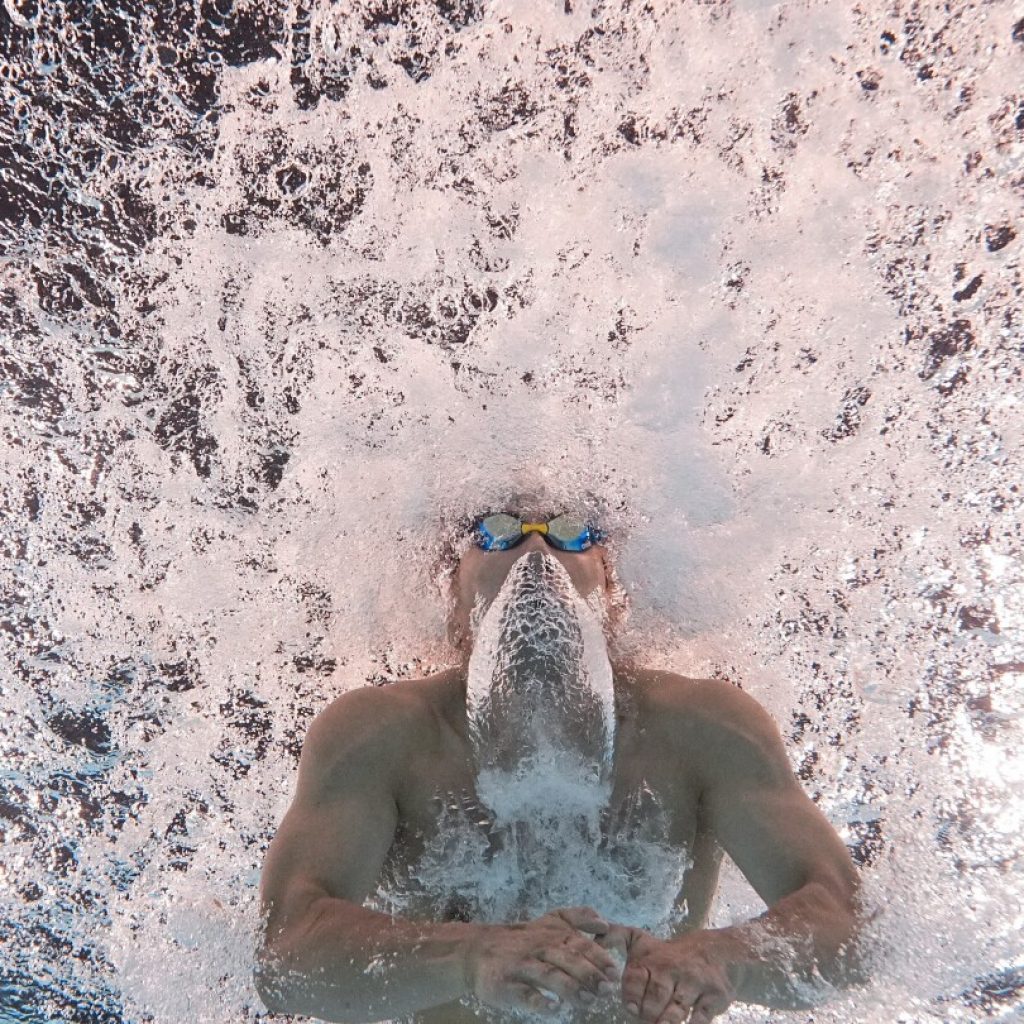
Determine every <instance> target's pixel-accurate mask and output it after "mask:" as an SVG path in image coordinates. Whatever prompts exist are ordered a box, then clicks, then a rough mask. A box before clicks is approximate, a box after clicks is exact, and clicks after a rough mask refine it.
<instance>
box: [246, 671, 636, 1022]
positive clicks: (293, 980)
mask: <svg viewBox="0 0 1024 1024" xmlns="http://www.w3.org/2000/svg"><path fill="white" fill-rule="evenodd" d="M407 714H408V709H406V708H404V707H402V706H400V705H399V704H398V703H397V702H396V701H395V700H394V698H393V697H392V696H391V695H390V694H387V693H386V691H380V690H376V689H370V688H367V689H360V690H355V691H352V692H350V693H348V694H346V695H345V696H344V697H342V698H340V699H339V700H338V701H335V703H334V704H333V705H331V707H330V708H329V709H328V710H327V711H326V712H324V714H322V715H321V716H320V717H319V718H318V719H317V720H316V721H315V722H314V723H313V725H312V726H311V727H310V730H309V733H308V735H307V737H306V742H305V745H304V748H303V752H302V760H301V762H300V766H299V782H298V789H297V792H296V796H295V800H294V802H293V803H292V806H291V808H290V809H289V811H288V813H287V815H286V816H285V819H284V821H283V822H282V824H281V827H280V829H279V830H278V833H277V835H276V836H275V837H274V841H273V842H272V843H271V846H270V850H269V851H268V853H267V859H266V863H265V865H264V870H263V877H262V880H261V892H262V901H263V908H264V912H265V913H266V915H267V924H266V930H265V932H264V936H263V942H262V946H261V948H260V951H259V956H258V964H257V970H256V987H257V989H258V991H259V994H260V996H261V998H262V999H263V1002H264V1003H265V1004H266V1006H267V1008H268V1009H269V1010H270V1011H271V1012H278V1013H291V1014H303V1015H308V1016H313V1017H318V1018H320V1019H321V1020H329V1021H349V1022H356V1021H360V1022H361V1021H379V1020H386V1019H388V1018H392V1017H402V1016H405V1015H407V1014H410V1013H414V1012H416V1011H417V1010H423V1009H427V1008H428V1007H432V1006H439V1005H442V1004H444V1003H448V1002H451V1001H453V1000H456V999H460V998H462V997H463V996H467V995H476V996H477V997H478V998H480V999H481V1000H482V1001H484V1002H486V1003H488V1004H490V1005H493V1006H502V1007H505V1008H509V1009H513V1008H518V1009H530V1010H533V1011H535V1012H536V1011H538V1010H540V1011H544V1010H545V1009H547V1008H549V1007H551V1006H552V1005H553V1004H552V1003H551V1001H550V1000H549V999H548V998H547V997H546V996H545V995H544V994H543V993H542V991H541V989H545V990H547V991H549V992H553V993H555V994H556V995H557V996H558V997H559V998H560V999H562V1000H568V1001H571V1002H573V1003H575V1004H576V1005H585V1004H586V1003H587V1002H588V1001H589V1000H588V999H587V998H586V997H585V996H583V995H582V993H583V992H584V991H585V990H586V991H589V992H591V993H594V994H603V993H604V992H606V991H607V989H601V988H600V984H601V982H602V981H605V982H607V981H609V980H611V981H613V982H614V981H617V980H618V978H619V976H620V975H619V971H618V969H617V967H616V965H615V961H614V960H613V959H612V958H611V956H610V955H609V954H608V953H607V951H606V950H604V949H602V948H601V947H600V946H599V945H598V944H597V943H596V942H595V941H594V940H593V939H591V938H589V937H588V936H587V935H586V934H584V932H588V933H590V935H600V934H602V933H603V932H604V931H606V930H607V928H608V925H607V923H606V922H604V921H602V920H601V919H600V918H599V917H598V916H597V914H595V913H594V912H593V911H591V910H589V909H587V908H570V909H565V910H560V911H556V912H552V913H551V914H546V915H545V916H544V917H542V918H538V919H536V920H534V921H529V922H525V923H522V924H514V925H487V924H479V923H473V922H461V921H452V922H444V923H438V922H431V921H413V920H408V919H402V918H397V917H391V916H390V915H388V914H381V913H377V912H376V911H372V910H368V909H367V908H365V907H363V906H362V903H363V900H364V899H365V898H366V896H367V895H368V894H369V892H370V891H371V890H372V888H373V887H374V885H375V884H376V882H377V879H378V876H379V874H380V870H381V867H382V865H383V863H384V858H385V856H386V855H387V852H388V849H389V848H390V846H391V843H392V840H393V839H394V834H395V828H396V826H397V823H398V807H397V803H396V799H395V793H396V792H397V781H398V778H399V775H400V772H401V768H402V762H403V746H406V747H407V743H408V741H407V740H406V739H404V737H406V736H408V732H407V730H406V729H404V728H403V717H404V716H406V715H407ZM554 1005H557V1004H554Z"/></svg>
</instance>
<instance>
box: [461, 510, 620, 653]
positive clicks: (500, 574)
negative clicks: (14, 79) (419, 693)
mask: <svg viewBox="0 0 1024 1024" xmlns="http://www.w3.org/2000/svg"><path fill="white" fill-rule="evenodd" d="M544 518H545V517H544V516H543V515H540V516H536V517H533V516H524V517H523V519H524V520H525V521H526V522H542V521H543V520H544ZM531 551H544V552H546V553H547V554H549V555H551V557H552V558H555V559H557V560H558V561H559V562H561V564H562V566H563V567H564V569H565V571H566V572H567V573H568V574H569V579H571V580H572V583H573V586H574V587H575V588H576V590H577V591H578V592H579V594H580V596H581V597H583V598H584V600H586V599H587V598H589V597H590V596H591V595H592V594H594V593H595V592H596V593H597V594H598V595H599V596H600V597H602V598H607V597H608V590H609V582H608V572H607V569H606V567H605V556H606V553H607V552H606V549H605V548H604V547H603V545H600V544H594V545H592V546H591V547H589V548H588V549H587V550H586V551H559V550H558V548H555V547H551V546H550V545H549V544H548V543H547V542H546V541H545V540H544V538H543V537H542V536H541V535H540V534H539V533H531V534H530V535H529V536H528V537H527V538H526V540H524V541H521V542H520V543H519V544H517V545H516V546H515V547H514V548H509V549H508V550H507V551H484V550H483V549H482V548H478V547H472V548H470V549H469V550H468V551H467V552H466V553H465V554H464V555H463V556H462V559H461V561H460V562H459V567H458V569H456V571H455V577H454V580H453V586H454V591H455V595H454V596H455V606H454V608H453V610H452V620H451V628H452V638H453V640H454V641H455V643H456V645H457V646H459V647H465V646H468V645H467V644H466V640H467V638H468V637H469V636H470V615H471V614H472V611H473V607H474V605H475V604H476V603H477V601H478V600H479V601H480V602H482V605H483V610H484V611H486V610H487V608H489V607H490V605H491V602H492V601H493V600H494V599H495V598H496V597H497V596H498V591H500V590H501V585H502V584H503V583H504V582H505V577H506V576H508V574H509V571H510V570H511V568H512V566H513V565H515V563H516V562H517V561H518V560H519V559H520V558H523V557H524V556H525V555H528V554H529V553H530V552H531Z"/></svg>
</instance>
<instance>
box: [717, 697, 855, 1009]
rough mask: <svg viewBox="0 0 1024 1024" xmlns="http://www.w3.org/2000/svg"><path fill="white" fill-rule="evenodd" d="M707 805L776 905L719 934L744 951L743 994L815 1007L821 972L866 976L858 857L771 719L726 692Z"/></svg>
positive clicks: (728, 847) (726, 844) (837, 980)
mask: <svg viewBox="0 0 1024 1024" xmlns="http://www.w3.org/2000/svg"><path fill="white" fill-rule="evenodd" d="M716 698H717V699H718V700H720V701H721V702H722V704H723V705H724V706H722V707H721V708H719V709H716V710H717V712H718V721H719V722H720V723H721V725H720V727H719V728H718V729H716V730H714V732H715V733H716V734H717V735H715V736H713V737H709V738H711V739H713V740H714V746H709V748H708V754H707V757H706V763H707V765H708V772H707V776H706V778H705V780H704V788H703V804H704V807H705V809H706V811H707V815H708V821H709V824H710V827H711V830H712V831H713V832H714V833H715V835H716V837H717V838H718V840H719V842H720V843H721V844H722V846H723V848H724V849H725V851H726V853H728V854H729V856H730V857H731V858H732V859H733V861H734V862H735V863H736V865H737V867H739V869H740V870H741V871H742V872H743V874H744V876H745V877H746V878H747V880H748V881H749V882H750V884H751V885H752V886H753V887H754V889H755V890H756V892H757V894H758V895H759V896H760V897H761V899H763V900H764V902H765V903H766V904H767V905H768V910H767V911H766V912H765V913H764V914H762V915H761V916H760V917H758V918H757V919H756V920H754V921H750V922H748V923H746V924H744V925H739V926H736V927H732V928H724V929H718V930H715V931H714V932H711V933H705V934H712V935H716V936H717V937H718V939H719V940H720V941H722V942H723V943H725V944H726V946H727V947H728V945H729V944H732V945H734V946H735V949H736V954H735V955H736V957H737V963H736V966H735V974H736V978H737V981H736V995H737V998H739V999H740V1000H742V1001H744V1002H756V1003H761V1004H762V1005H768V1006H776V1007H779V1008H798V1007H802V1006H806V1005H808V1003H809V999H808V993H807V989H806V985H807V982H809V981H810V980H811V979H812V977H813V976H814V975H815V974H819V975H820V976H821V977H822V978H824V979H825V980H826V981H827V982H829V983H831V984H834V985H843V984H848V983H849V982H850V981H852V980H855V979H856V978H857V977H859V969H858V964H857V957H856V952H857V951H856V949H855V946H856V939H857V935H858V926H859V924H860V911H861V908H860V902H859V878H858V876H857V871H856V868H855V867H854V865H853V861H852V860H851V858H850V854H849V851H848V850H847V849H846V846H845V845H844V844H843V841H842V840H841V839H840V838H839V836H838V835H837V834H836V832H835V829H833V828H832V825H831V824H830V823H829V821H828V819H827V818H826V817H825V815H824V814H823V813H822V812H821V811H820V810H819V809H818V807H817V806H816V805H815V804H814V802H813V801H812V800H811V799H810V797H809V796H808V795H807V793H806V792H805V791H804V789H803V787H802V786H801V785H800V783H799V781H798V780H797V778H796V776H795V775H794V774H793V770H792V768H791V767H790V764H789V759H788V757H787V756H786V751H785V748H784V746H783V743H782V738H781V736H780V735H779V731H778V729H777V728H776V726H775V723H774V722H773V721H772V719H771V718H770V716H769V715H768V714H767V712H766V711H765V710H764V709H763V708H762V707H761V706H760V705H759V704H758V703H757V702H756V701H754V700H753V699H752V698H750V697H748V696H747V695H746V694H744V693H743V692H742V691H741V690H737V689H735V688H733V687H727V688H721V687H720V688H719V689H718V690H717V691H716Z"/></svg>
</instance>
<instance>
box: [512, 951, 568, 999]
mask: <svg viewBox="0 0 1024 1024" xmlns="http://www.w3.org/2000/svg"><path fill="white" fill-rule="evenodd" d="M515 980H516V981H525V982H526V983H527V984H529V985H532V986H533V987H534V988H537V989H546V990H547V991H548V992H552V993H554V994H555V995H556V996H557V997H558V998H559V999H561V1000H566V1001H568V1002H572V1003H575V1004H577V1005H579V1004H580V1003H581V1002H582V1001H581V1000H580V983H579V982H578V981H577V980H576V979H575V978H574V977H572V976H571V975H569V974H566V972H565V971H563V970H562V969H561V967H556V966H555V965H554V964H549V963H547V962H545V961H543V960H528V961H527V962H526V963H525V964H524V965H523V967H522V968H521V969H520V970H519V971H518V972H517V973H516V978H515Z"/></svg>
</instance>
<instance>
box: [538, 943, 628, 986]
mask: <svg viewBox="0 0 1024 1024" xmlns="http://www.w3.org/2000/svg"><path fill="white" fill-rule="evenodd" d="M538 959H539V960H542V961H543V962H544V963H548V964H552V965H553V966H555V967H557V968H559V969H560V970H562V971H564V972H565V973H566V974H568V975H569V976H570V977H571V978H574V979H575V980H576V981H577V982H578V983H579V985H580V986H581V987H583V988H584V989H586V990H587V991H589V992H590V993H591V994H592V995H594V996H604V995H611V994H612V992H614V991H615V989H614V986H613V985H612V983H611V981H610V980H609V979H608V977H607V976H606V975H605V973H604V971H603V970H602V969H601V968H600V967H598V966H597V965H596V964H594V963H592V962H591V961H590V960H588V959H587V958H586V957H585V956H584V955H583V954H581V953H580V952H579V951H578V950H575V949H572V948H571V947H569V946H568V945H565V946H552V947H551V948H550V949H545V950H544V952H543V953H540V954H538Z"/></svg>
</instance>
